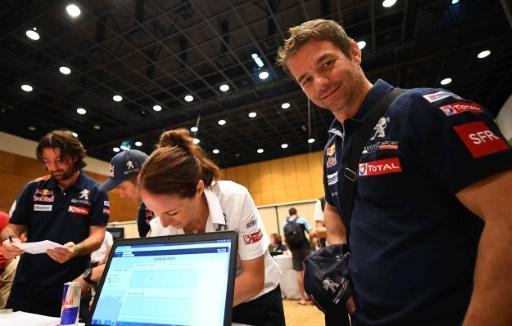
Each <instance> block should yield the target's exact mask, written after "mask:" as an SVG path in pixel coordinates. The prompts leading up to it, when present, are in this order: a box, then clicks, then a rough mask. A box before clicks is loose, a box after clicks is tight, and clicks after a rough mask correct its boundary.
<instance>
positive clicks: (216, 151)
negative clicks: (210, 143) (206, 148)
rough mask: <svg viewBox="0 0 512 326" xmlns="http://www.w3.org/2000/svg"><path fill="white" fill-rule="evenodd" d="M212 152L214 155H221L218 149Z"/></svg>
mask: <svg viewBox="0 0 512 326" xmlns="http://www.w3.org/2000/svg"><path fill="white" fill-rule="evenodd" d="M212 152H213V154H219V153H220V151H219V150H218V149H216V148H215V149H214V150H213V151H212Z"/></svg>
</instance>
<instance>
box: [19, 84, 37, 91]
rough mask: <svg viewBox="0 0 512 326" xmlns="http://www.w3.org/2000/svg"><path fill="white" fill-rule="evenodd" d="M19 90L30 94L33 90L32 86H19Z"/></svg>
mask: <svg viewBox="0 0 512 326" xmlns="http://www.w3.org/2000/svg"><path fill="white" fill-rule="evenodd" d="M21 89H22V90H24V91H25V92H27V93H28V92H32V90H33V89H34V88H33V87H32V86H30V85H29V84H23V85H21Z"/></svg>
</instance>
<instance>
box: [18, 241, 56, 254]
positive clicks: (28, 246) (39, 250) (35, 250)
mask: <svg viewBox="0 0 512 326" xmlns="http://www.w3.org/2000/svg"><path fill="white" fill-rule="evenodd" d="M13 246H16V247H18V248H19V249H21V250H23V251H25V252H28V253H29V254H45V253H46V250H48V249H54V248H66V247H64V246H63V245H61V244H60V243H57V242H53V241H50V240H44V241H38V242H25V243H23V242H20V243H13Z"/></svg>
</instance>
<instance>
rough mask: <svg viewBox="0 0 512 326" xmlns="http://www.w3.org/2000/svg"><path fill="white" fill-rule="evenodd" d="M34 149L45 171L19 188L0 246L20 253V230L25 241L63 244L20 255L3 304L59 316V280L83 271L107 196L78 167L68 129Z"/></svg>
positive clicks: (97, 238) (80, 152) (100, 229)
mask: <svg viewBox="0 0 512 326" xmlns="http://www.w3.org/2000/svg"><path fill="white" fill-rule="evenodd" d="M36 154H37V158H38V159H39V160H40V161H41V162H42V163H43V164H44V166H45V168H46V169H47V171H48V172H49V173H50V174H49V175H47V176H45V177H41V178H38V179H36V180H33V181H30V182H29V183H28V184H27V185H26V186H25V188H24V189H23V190H22V191H21V193H20V195H19V196H18V198H17V199H16V204H15V208H14V210H13V212H12V216H11V219H10V223H9V224H8V225H7V226H6V227H5V228H4V229H3V230H2V232H1V233H0V238H1V240H2V241H3V242H2V249H1V251H2V253H3V255H4V256H5V258H7V259H12V258H14V257H17V256H19V255H21V254H23V253H24V252H23V251H22V250H20V249H19V248H18V247H16V244H18V243H20V239H19V237H20V235H21V234H22V233H24V232H25V231H26V232H27V238H28V239H27V240H28V241H29V242H35V241H43V240H51V241H54V242H57V243H60V244H63V245H64V247H63V248H54V249H49V250H48V251H47V252H46V254H34V255H32V254H24V255H22V256H21V258H20V262H19V264H18V268H17V271H16V276H15V278H14V282H13V284H12V288H11V293H10V296H9V299H8V301H7V305H6V307H7V308H13V309H14V310H22V311H25V312H31V313H36V314H42V315H47V316H60V308H61V299H62V289H63V286H64V283H65V282H68V281H69V280H72V279H74V278H75V277H77V276H78V275H80V274H81V273H82V272H83V271H84V269H85V268H86V267H87V265H88V263H89V259H90V254H91V252H93V251H94V250H96V249H98V248H99V247H100V246H101V243H102V242H103V238H104V236H105V226H106V224H107V222H108V219H109V215H110V210H109V201H108V195H107V193H106V192H105V191H102V190H100V189H99V188H98V186H99V184H98V183H97V182H96V181H94V180H93V179H91V178H90V177H88V176H87V175H86V174H85V173H84V172H83V171H82V168H84V167H85V165H86V163H85V162H84V157H85V150H84V148H83V146H82V144H81V143H80V141H79V140H78V138H77V137H75V136H74V135H73V134H72V133H71V132H70V131H64V130H54V131H52V132H49V133H48V134H46V135H45V136H44V137H43V138H42V139H41V140H40V141H39V143H38V145H37V148H36Z"/></svg>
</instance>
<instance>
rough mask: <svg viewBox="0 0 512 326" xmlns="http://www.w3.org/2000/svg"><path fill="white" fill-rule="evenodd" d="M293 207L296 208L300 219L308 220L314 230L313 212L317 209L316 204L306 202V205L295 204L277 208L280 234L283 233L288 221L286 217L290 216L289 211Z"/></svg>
mask: <svg viewBox="0 0 512 326" xmlns="http://www.w3.org/2000/svg"><path fill="white" fill-rule="evenodd" d="M291 207H295V209H296V210H297V213H298V215H299V216H300V217H302V218H304V219H306V220H307V221H308V222H309V224H311V226H312V227H313V228H314V227H315V223H314V218H313V211H314V209H315V202H314V201H312V202H305V203H294V204H286V205H280V206H278V208H277V216H278V220H279V227H280V233H281V234H282V233H283V226H284V223H285V221H286V217H288V216H289V214H288V210H289V209H290V208H291Z"/></svg>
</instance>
